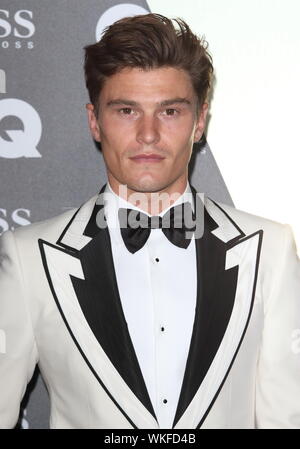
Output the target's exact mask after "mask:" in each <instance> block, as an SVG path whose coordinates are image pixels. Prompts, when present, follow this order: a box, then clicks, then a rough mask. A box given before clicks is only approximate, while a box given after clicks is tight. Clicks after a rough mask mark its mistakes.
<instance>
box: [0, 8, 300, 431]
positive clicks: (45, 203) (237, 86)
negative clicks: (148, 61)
mask: <svg viewBox="0 0 300 449" xmlns="http://www.w3.org/2000/svg"><path fill="white" fill-rule="evenodd" d="M265 2H266V3H270V2H269V1H268V0H265ZM289 2H291V4H292V3H293V2H292V0H287V1H285V2H283V1H282V2H275V1H274V2H272V5H275V4H276V5H277V6H276V7H278V4H281V5H282V7H284V5H288V4H289ZM262 3H264V1H262V2H259V4H262ZM241 4H243V5H244V7H245V8H246V10H247V11H251V8H252V5H254V6H253V7H254V8H257V9H258V8H259V7H258V4H256V2H255V1H254V2H253V1H251V2H250V1H247V0H244V1H239V2H237V1H233V0H231V1H223V0H210V2H208V1H196V0H194V1H192V0H190V1H189V2H182V1H174V0H172V2H170V1H168V0H164V1H163V2H161V1H156V0H151V1H148V2H146V1H142V0H141V1H138V0H135V1H134V2H131V1H126V2H121V1H113V0H85V1H84V2H82V1H79V0H51V2H50V1H49V0H0V234H1V233H2V232H4V231H5V230H7V229H12V230H13V229H15V228H16V227H18V226H26V225H29V224H30V223H33V222H37V221H40V220H44V219H46V218H49V217H52V216H54V215H58V214H60V213H62V212H64V211H65V210H67V209H69V208H73V207H75V206H80V205H81V204H82V203H83V202H84V201H86V200H87V199H88V198H90V197H91V196H92V195H94V194H95V193H97V192H98V191H99V189H100V187H101V186H102V185H103V184H104V183H105V181H106V175H105V169H104V163H103V159H102V155H101V152H100V151H99V149H98V148H97V146H96V145H95V144H94V142H93V140H92V138H91V137H90V135H89V129H88V123H87V118H86V110H85V104H86V103H87V102H88V101H89V99H88V95H87V92H86V89H85V83H84V74H83V57H84V51H83V47H84V46H85V45H87V44H90V43H93V42H95V41H96V40H99V39H100V37H101V33H102V31H103V29H104V28H105V27H106V26H107V25H110V24H111V23H113V22H114V21H115V20H117V19H120V18H122V17H125V16H128V15H136V14H146V13H148V12H149V11H151V12H159V13H162V14H165V15H167V16H169V17H178V16H179V17H182V18H184V19H185V20H187V22H188V23H190V25H191V27H192V29H193V30H194V31H195V32H197V33H198V34H200V35H202V34H205V36H206V38H207V40H208V42H209V44H210V48H211V53H212V55H213V57H214V59H215V62H216V74H217V79H216V81H217V82H216V85H215V93H214V95H213V102H212V109H211V118H210V120H209V123H208V129H207V133H206V135H207V141H208V143H210V145H211V148H212V151H213V153H212V151H211V149H210V147H209V145H208V143H207V142H206V140H205V139H203V141H202V142H200V144H197V145H195V149H194V154H193V159H192V162H191V166H190V174H191V181H192V184H193V185H194V186H195V187H196V188H197V189H198V190H199V191H205V192H207V194H208V196H210V197H211V198H213V199H215V200H218V201H221V202H224V203H228V204H233V201H234V203H235V204H236V205H237V206H239V208H241V209H246V210H247V206H248V205H249V206H252V204H251V202H250V201H248V203H247V201H246V200H247V199H249V198H253V196H254V197H255V196H257V198H258V202H257V203H255V208H253V207H248V209H249V212H253V213H258V214H259V215H264V216H269V217H270V218H272V219H276V220H278V221H284V222H289V223H290V224H292V226H293V228H294V229H296V228H297V225H300V223H299V217H298V215H299V214H298V215H297V214H294V215H293V214H292V212H291V211H292V209H294V206H293V204H292V198H293V195H295V192H294V190H295V188H296V187H297V186H296V184H297V183H296V181H295V179H294V181H293V180H292V181H291V178H292V177H293V176H294V174H295V173H296V171H297V175H298V172H299V169H298V167H299V166H298V167H295V165H294V164H295V161H294V159H292V158H291V148H290V146H289V144H288V145H285V144H284V141H282V139H281V137H282V134H280V133H283V132H284V133H285V131H283V130H282V128H280V127H279V126H277V123H274V124H273V125H274V126H273V129H272V136H270V137H272V139H273V140H271V143H270V146H271V149H270V147H267V146H266V141H268V133H269V129H268V125H269V122H268V119H269V117H268V109H267V108H266V105H265V101H264V98H263V97H261V95H259V98H257V104H256V105H255V107H254V105H253V102H252V100H253V98H252V97H251V98H249V92H252V90H253V89H254V90H255V88H257V83H256V84H255V83H254V86H253V79H254V78H253V73H252V72H255V73H256V72H257V73H260V74H261V75H260V76H261V83H262V84H263V86H265V89H266V91H267V93H268V95H269V96H268V99H267V100H268V101H269V99H270V98H269V97H270V96H271V93H270V85H271V86H272V89H271V92H272V99H273V101H272V104H271V105H269V106H270V108H271V109H272V114H275V116H276V117H278V119H279V120H281V123H285V122H284V118H286V114H288V108H285V109H284V110H283V108H282V104H281V103H280V102H281V101H283V100H284V101H285V102H287V101H293V99H291V98H290V97H289V96H288V95H287V89H288V87H289V79H288V77H289V76H290V73H288V74H286V76H285V77H283V73H284V72H283V71H281V72H280V73H278V72H275V71H274V73H273V77H274V78H275V79H277V78H276V77H279V78H280V83H278V82H277V81H276V82H275V81H274V79H273V77H272V79H270V80H267V79H266V75H265V72H264V71H263V68H262V67H261V65H260V64H261V59H259V62H260V64H258V65H256V66H255V67H253V63H252V60H251V64H250V63H249V64H250V66H251V70H250V69H249V78H251V76H252V83H251V80H250V79H249V78H246V79H245V74H247V73H248V72H247V68H245V61H244V60H245V48H244V47H243V46H244V45H245V39H246V38H245V36H244V34H245V33H244V31H243V27H242V25H241V26H240V27H238V26H236V33H235V34H234V33H233V32H232V27H231V22H232V23H233V24H237V23H240V22H241V20H243V21H245V20H246V23H248V22H247V17H245V11H244V10H243V9H242V8H241V6H238V5H241ZM293 4H294V5H295V7H296V3H295V2H294V3H293ZM224 5H225V6H224ZM226 5H227V10H226ZM224 8H225V10H224ZM221 12H222V14H221ZM257 12H258V11H257ZM220 14H221V16H222V17H221V16H220ZM251 14H252V15H251V18H253V16H254V19H255V20H256V19H257V20H258V21H259V24H260V25H261V22H262V18H261V17H260V16H258V17H256V16H255V14H253V11H252V12H251ZM292 16H293V11H291V17H292ZM298 17H299V16H298ZM270 23H271V25H270V27H271V29H272V30H273V28H272V26H273V25H272V22H270V20H269V21H266V20H265V19H264V20H263V24H264V25H263V26H264V27H265V29H266V30H268V27H269V24H270ZM261 26H262V25H261ZM284 26H285V27H286V26H287V24H286V23H284ZM218 30H219V31H218ZM255 32H256V27H255V23H253V27H252V36H248V37H249V41H250V39H256V38H255V37H254V36H255ZM239 33H241V36H243V39H242V40H241V41H240V46H239V45H238V42H239V36H240V34H239ZM210 34H211V35H210ZM233 34H234V36H233ZM265 34H266V36H268V32H267V31H266V33H265ZM227 38H228V40H229V44H228V45H227V46H226V45H225V43H226V39H227ZM283 38H284V39H285V40H286V42H288V38H287V36H283ZM297 38H298V39H299V33H298V34H297V36H295V37H294V39H297ZM233 39H235V45H233ZM259 39H260V37H259ZM261 45H262V46H263V47H264V51H265V54H266V57H267V56H268V51H267V49H266V48H265V46H264V45H265V44H264V43H262V44H261ZM249 49H250V50H251V46H250V47H249V48H248V47H247V51H249V54H250V56H249V57H252V59H253V60H254V61H255V55H254V54H253V51H252V52H251V51H250V50H249ZM226 50H227V52H226ZM252 50H253V49H252ZM214 51H215V53H216V56H215V55H214ZM286 51H287V55H282V54H280V55H278V58H280V59H281V61H282V60H283V62H282V63H283V64H284V63H287V62H286V61H285V60H284V58H282V56H286V59H287V60H289V56H290V57H292V56H293V57H294V58H298V59H299V56H298V54H299V47H298V54H296V53H295V54H293V55H291V49H290V48H289V47H288V46H287V48H286ZM240 54H242V58H243V62H242V63H241V66H240V71H238V64H237V61H238V59H239V57H240ZM260 56H261V55H260ZM248 62H249V61H248ZM223 69H224V70H223ZM222 71H223V73H222ZM222 75H224V79H223V81H222ZM255 82H256V81H255ZM226 83H227V84H226ZM274 83H275V84H276V86H275V84H274ZM219 87H220V92H219V91H218V89H219ZM228 87H230V89H229V91H228ZM275 87H276V88H275ZM297 89H299V87H298V86H296V87H295V91H297ZM244 92H246V94H247V95H246V97H245V103H244V102H243V94H244ZM259 92H260V91H259ZM298 93H299V92H298ZM250 95H251V94H250ZM253 95H254V94H253ZM295 95H296V94H294V98H295ZM255 98H256V97H255ZM237 99H238V100H237ZM239 102H241V103H239ZM241 104H242V107H241ZM262 110H263V112H264V113H263V114H262V112H261V111H262ZM214 111H215V113H216V120H215V119H214V115H213V114H214ZM247 111H248V113H249V114H250V115H251V120H249V114H248V115H247V113H246V112H247ZM264 114H266V115H264ZM221 116H222V117H223V122H222V120H221V118H220V117H221ZM263 117H265V123H266V129H267V131H266V136H265V135H263V137H261V135H260V133H263V130H264V124H263V123H261V121H262V120H263ZM272 117H273V116H272ZM293 119H294V117H291V118H290V121H289V124H290V125H291V124H292V123H293ZM214 120H215V121H214ZM239 120H241V121H242V122H243V124H245V123H246V125H247V126H244V127H241V126H242V125H241V124H239ZM224 123H225V125H224ZM217 124H218V125H219V128H218V127H217ZM241 129H242V130H243V132H244V133H245V134H243V135H242V136H241V135H240V133H241ZM287 131H289V130H287ZM236 133H238V136H239V139H237V138H236ZM274 136H275V138H274ZM276 136H277V143H278V146H280V151H279V149H278V146H274V140H276ZM249 142H250V143H251V145H250V147H251V148H249ZM261 142H262V143H261ZM298 144H299V137H298V140H297V141H295V143H294V147H293V151H296V150H297V145H298ZM298 146H299V145H298ZM215 147H216V152H215ZM298 149H299V148H298ZM270 151H271V155H270ZM249 152H251V153H250V154H249ZM298 153H299V152H298ZM293 154H294V153H293ZM216 155H217V156H216ZM250 156H251V157H250ZM271 156H272V157H271ZM269 157H270V159H268V158H269ZM280 158H281V162H280V164H281V167H282V170H281V171H280V173H279V174H280V175H281V176H280V178H278V177H276V179H277V181H278V184H274V183H273V184H272V183H271V185H269V182H268V179H269V178H268V176H269V172H270V171H272V170H275V173H276V174H277V172H276V170H277V165H276V166H275V165H274V160H275V159H276V161H278V160H279V159H280ZM289 158H290V159H289ZM250 160H251V163H250ZM219 161H220V162H219ZM253 161H254V162H253ZM287 161H289V162H287ZM220 168H221V170H220ZM289 170H291V171H289ZM221 172H222V173H221ZM283 172H284V174H285V177H284V176H283ZM224 173H226V175H224ZM291 174H292V175H291ZM223 177H224V179H223ZM271 178H272V176H271ZM272 180H273V178H272ZM293 182H294V184H293ZM258 184H259V185H264V187H265V189H266V190H267V195H269V196H268V198H270V197H271V196H272V199H271V198H270V201H271V202H272V204H273V203H275V201H274V197H276V195H278V198H277V199H278V202H277V206H278V208H279V209H280V211H289V213H290V215H288V214H286V215H285V216H284V214H283V215H282V216H281V215H280V216H279V214H278V211H277V213H275V210H274V213H273V210H269V209H267V207H265V208H264V203H263V202H262V201H260V199H259V191H257V189H256V187H257V185H258ZM286 185H287V186H288V187H287V188H286ZM278 186H280V188H279V187H278ZM291 186H293V188H292V189H291ZM228 188H229V190H230V193H229V191H228ZM285 189H286V190H285ZM291 190H292V191H291ZM241 192H243V193H245V196H244V197H245V202H243V201H242V200H243V196H242V195H241ZM249 192H251V193H252V194H251V195H250V194H249ZM282 192H284V193H282ZM230 194H231V195H232V199H233V201H232V199H231V195H230ZM263 195H264V194H263ZM263 197H264V196H263ZM236 198H238V204H237V202H236ZM282 199H284V201H282ZM253 206H254V203H253ZM297 220H298V222H297ZM0 294H1V292H0ZM18 426H19V427H22V428H36V429H37V428H48V427H49V399H48V395H47V391H46V388H45V386H44V384H43V381H42V379H41V376H40V375H39V372H38V370H36V372H35V374H34V376H33V379H32V381H31V382H30V384H29V386H28V389H27V392H26V394H25V397H24V400H23V403H22V410H21V413H20V420H19V424H18Z"/></svg>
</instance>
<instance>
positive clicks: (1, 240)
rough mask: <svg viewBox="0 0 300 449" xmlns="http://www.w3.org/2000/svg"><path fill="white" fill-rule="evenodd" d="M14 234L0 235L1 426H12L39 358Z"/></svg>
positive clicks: (16, 418) (8, 232)
mask: <svg viewBox="0 0 300 449" xmlns="http://www.w3.org/2000/svg"><path fill="white" fill-rule="evenodd" d="M28 294H29V292H28V291H26V289H25V288H24V283H23V279H22V268H21V266H20V263H19V258H18V253H17V248H16V244H15V238H14V234H13V233H12V232H11V231H7V232H5V233H4V234H3V235H2V236H1V237H0V428H12V427H14V426H15V425H16V422H17V420H18V416H19V409H20V402H21V400H22V397H23V395H24V393H25V390H26V386H27V383H28V382H29V381H30V379H31V377H32V374H33V371H34V368H35V365H36V363H37V360H38V354H37V347H36V343H35V340H34V334H33V328H32V324H31V319H30V315H29V310H28V300H27V297H26V295H28Z"/></svg>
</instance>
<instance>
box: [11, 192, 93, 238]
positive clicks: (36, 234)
mask: <svg viewBox="0 0 300 449" xmlns="http://www.w3.org/2000/svg"><path fill="white" fill-rule="evenodd" d="M96 199H97V195H94V196H93V197H92V198H90V199H89V200H88V201H86V202H85V203H83V204H82V205H81V206H80V207H74V208H71V209H69V210H67V211H66V212H63V213H61V214H59V215H56V216H54V217H51V218H48V219H46V220H42V221H38V222H35V223H32V224H30V225H27V226H20V227H18V228H17V229H15V230H14V231H13V235H14V237H15V239H16V240H17V241H19V242H24V243H25V242H29V243H30V242H32V241H33V240H38V239H44V240H47V241H49V242H51V243H54V244H55V243H56V241H57V240H58V238H59V237H60V235H61V234H62V233H63V231H64V229H65V228H66V227H67V226H68V224H69V223H70V222H71V221H72V220H73V218H74V216H75V215H76V214H77V213H78V212H79V210H80V209H82V208H84V207H86V208H87V209H91V210H92V208H93V205H94V204H95V201H96ZM4 234H5V233H4Z"/></svg>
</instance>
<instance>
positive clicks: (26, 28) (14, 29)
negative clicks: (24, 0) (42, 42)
mask: <svg viewBox="0 0 300 449" xmlns="http://www.w3.org/2000/svg"><path fill="white" fill-rule="evenodd" d="M32 17H33V14H32V11H29V10H28V9H20V10H19V11H16V12H15V14H14V15H12V14H11V13H10V11H7V10H6V9H0V39H1V38H8V37H9V36H14V37H16V38H21V39H22V40H23V39H29V38H30V37H32V36H33V35H34V33H35V26H34V24H33V22H32V21H31V19H32ZM14 44H15V48H21V47H22V42H21V41H20V40H17V41H15V43H14ZM9 45H10V42H9V41H8V40H2V41H1V47H2V48H8V47H9ZM27 48H29V49H31V48H33V42H32V41H27Z"/></svg>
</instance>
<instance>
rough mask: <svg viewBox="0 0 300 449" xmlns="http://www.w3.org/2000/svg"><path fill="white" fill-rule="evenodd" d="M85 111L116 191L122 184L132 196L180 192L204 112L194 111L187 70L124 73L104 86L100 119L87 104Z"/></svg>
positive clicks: (193, 100)
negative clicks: (148, 193) (133, 194)
mask: <svg viewBox="0 0 300 449" xmlns="http://www.w3.org/2000/svg"><path fill="white" fill-rule="evenodd" d="M87 111H88V119H89V126H90V129H91V133H92V135H93V138H94V139H95V140H96V141H98V142H101V146H102V152H103V157H104V161H105V164H106V169H107V175H108V180H109V182H110V184H111V186H112V188H113V190H114V191H115V192H117V193H118V187H119V185H120V184H125V185H127V188H128V189H129V190H130V191H134V192H161V191H166V192H168V193H173V192H181V191H183V190H184V188H185V186H186V181H187V173H188V170H187V167H188V163H189V160H190V157H191V153H192V146H193V143H194V142H195V141H197V140H199V139H200V138H201V136H202V133H203V130H204V127H205V118H206V112H207V104H204V105H203V106H202V109H201V110H200V111H199V112H198V113H197V112H196V111H197V97H196V94H195V92H194V89H193V86H192V83H191V80H190V78H189V75H188V74H187V73H186V72H185V71H183V70H180V69H176V68H172V67H164V68H159V69H152V70H148V71H144V70H141V69H139V68H126V69H123V70H122V71H120V72H119V73H117V74H115V75H113V76H111V77H109V78H108V79H107V80H106V81H105V83H104V86H103V88H102V91H101V93H100V97H99V111H98V118H96V115H95V113H94V108H93V106H92V105H91V104H88V105H87Z"/></svg>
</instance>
